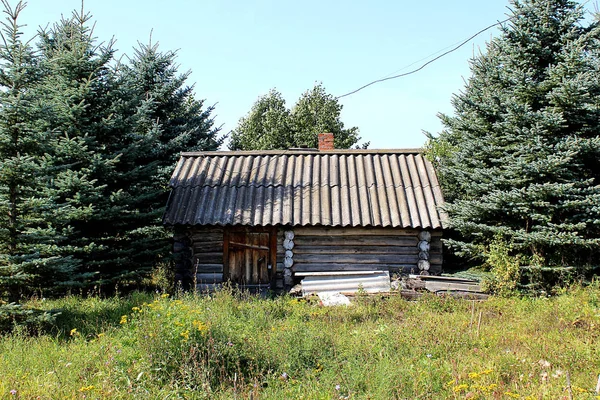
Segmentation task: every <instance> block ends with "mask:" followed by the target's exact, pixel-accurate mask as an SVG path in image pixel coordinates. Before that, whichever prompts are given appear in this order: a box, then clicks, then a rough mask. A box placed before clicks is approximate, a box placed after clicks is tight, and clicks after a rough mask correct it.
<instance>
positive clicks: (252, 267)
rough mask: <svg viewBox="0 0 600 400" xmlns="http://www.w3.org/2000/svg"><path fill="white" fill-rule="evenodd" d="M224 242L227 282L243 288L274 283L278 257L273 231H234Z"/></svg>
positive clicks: (228, 233)
mask: <svg viewBox="0 0 600 400" xmlns="http://www.w3.org/2000/svg"><path fill="white" fill-rule="evenodd" d="M225 235H226V238H225V240H224V244H225V246H224V250H225V251H226V254H225V257H224V264H225V265H224V268H223V272H224V275H225V276H224V278H225V279H228V280H230V281H232V282H234V283H237V284H239V285H243V286H246V285H262V284H269V283H270V282H271V276H272V271H273V269H274V263H273V259H274V256H275V253H274V251H275V250H273V251H271V247H272V246H271V245H272V242H273V240H272V239H273V237H272V236H273V235H272V232H270V231H258V232H257V231H245V230H230V231H229V232H227V233H226V234H225Z"/></svg>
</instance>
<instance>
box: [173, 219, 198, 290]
mask: <svg viewBox="0 0 600 400" xmlns="http://www.w3.org/2000/svg"><path fill="white" fill-rule="evenodd" d="M173 258H174V262H175V271H174V272H175V285H176V286H177V287H181V289H183V290H190V289H191V288H192V286H193V284H194V281H195V279H194V268H193V264H194V261H193V258H194V254H193V251H192V241H191V239H190V237H189V235H188V234H187V232H185V231H178V230H176V231H175V232H174V234H173Z"/></svg>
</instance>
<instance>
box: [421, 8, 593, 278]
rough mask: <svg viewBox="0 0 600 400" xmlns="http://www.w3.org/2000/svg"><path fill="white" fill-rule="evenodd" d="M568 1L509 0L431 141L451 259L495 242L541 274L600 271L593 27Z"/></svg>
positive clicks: (475, 255)
mask: <svg viewBox="0 0 600 400" xmlns="http://www.w3.org/2000/svg"><path fill="white" fill-rule="evenodd" d="M583 17H584V14H583V11H582V9H581V7H580V6H578V5H577V4H576V3H574V2H572V1H568V0H522V1H521V0H515V1H513V2H512V18H511V20H510V21H509V23H508V24H507V25H506V26H503V28H502V33H501V35H500V36H499V37H497V38H495V39H493V40H492V41H491V42H490V43H489V44H488V45H487V51H486V52H485V53H483V54H481V55H480V56H478V57H476V58H475V59H474V60H472V61H471V73H472V76H471V77H470V79H469V80H468V82H467V84H466V87H465V89H464V91H463V92H462V93H460V94H458V95H456V96H455V97H454V98H453V106H454V109H455V115H454V116H448V115H442V116H441V119H442V122H443V124H444V126H445V130H444V131H443V132H442V133H441V134H440V135H439V136H438V137H437V138H432V141H431V143H430V153H431V155H432V157H433V158H434V160H435V161H436V163H437V165H438V170H439V173H440V176H441V181H442V186H443V189H444V193H445V196H446V199H447V203H448V204H447V211H448V213H449V216H450V222H451V225H452V227H453V228H455V229H456V230H457V231H458V233H459V234H460V236H461V238H460V239H457V240H450V241H448V244H449V245H450V246H451V247H452V248H454V249H455V250H456V251H457V253H458V254H462V255H464V256H468V257H472V258H475V259H478V258H481V257H482V256H484V255H485V254H486V252H488V251H489V248H490V244H492V243H494V242H496V241H502V242H505V243H508V244H510V246H511V248H512V249H513V251H514V254H520V255H521V256H522V257H524V259H525V260H528V262H530V263H536V264H538V265H545V266H547V267H558V268H563V267H569V266H570V267H576V268H579V269H581V268H582V267H584V266H586V265H597V257H598V255H599V252H600V251H599V250H600V246H599V244H600V136H599V134H600V59H599V57H598V56H599V55H600V53H599V49H600V47H599V45H600V42H599V39H600V28H599V26H598V23H597V22H593V23H591V24H587V25H586V22H585V20H584V19H583Z"/></svg>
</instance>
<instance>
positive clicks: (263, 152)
mask: <svg viewBox="0 0 600 400" xmlns="http://www.w3.org/2000/svg"><path fill="white" fill-rule="evenodd" d="M421 153H423V149H422V148H412V149H411V148H407V149H373V150H369V149H366V150H364V149H335V150H325V151H318V150H316V151H315V150H314V149H310V150H309V149H301V150H296V149H294V150H241V151H240V150H237V151H221V150H217V151H188V152H182V153H181V157H199V156H246V155H248V156H255V155H298V154H300V155H303V154H310V155H313V156H314V155H318V154H319V155H331V154H421Z"/></svg>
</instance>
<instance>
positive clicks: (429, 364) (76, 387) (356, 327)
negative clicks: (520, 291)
mask: <svg viewBox="0 0 600 400" xmlns="http://www.w3.org/2000/svg"><path fill="white" fill-rule="evenodd" d="M29 305H30V306H33V307H36V308H40V309H45V310H56V309H60V310H61V312H62V313H61V315H60V316H59V317H58V318H57V321H56V326H55V327H54V328H53V329H52V330H50V331H49V332H47V333H43V334H39V335H36V336H32V335H30V334H27V333H26V332H24V331H23V330H21V329H18V328H17V329H15V330H14V331H13V332H12V333H11V334H8V335H5V336H3V337H1V338H0V398H9V399H10V398H20V399H31V398H41V399H62V398H69V399H79V398H88V399H90V398H92V399H96V398H98V399H100V398H115V399H118V398H136V397H139V398H150V399H154V398H157V399H163V398H170V399H175V398H198V399H203V398H206V399H232V398H237V399H250V398H252V399H340V398H350V399H394V398H398V399H417V398H418V399H446V398H450V399H453V398H456V399H466V398H469V399H476V398H480V399H508V398H521V399H559V398H566V399H568V398H569V397H568V396H569V394H568V390H567V379H566V377H567V374H568V375H569V376H570V381H571V390H572V391H573V395H574V398H576V399H595V398H598V397H597V396H596V395H595V394H594V393H593V390H594V389H595V386H596V381H597V378H598V374H599V373H600V290H599V288H598V286H597V285H596V286H594V287H588V288H585V289H583V288H573V289H571V290H569V291H567V292H566V293H565V294H562V295H560V296H556V297H552V298H539V299H529V298H510V299H502V298H492V299H490V300H488V301H486V302H481V303H472V302H469V301H465V300H455V299H451V298H440V297H435V296H427V297H425V298H423V299H422V301H418V302H408V301H405V300H402V299H401V298H398V297H391V298H384V299H374V298H368V297H359V298H357V299H355V301H354V304H353V305H352V306H350V307H335V308H324V307H321V306H319V305H318V304H317V303H316V302H311V301H299V300H296V299H292V298H288V297H281V298H276V299H274V300H268V299H260V298H257V297H253V296H249V295H244V294H236V293H232V292H231V291H227V290H225V291H222V292H219V293H216V294H213V295H211V296H193V295H182V296H179V297H176V298H173V297H167V296H162V297H161V296H159V295H148V294H143V293H135V294H133V295H131V296H128V297H126V298H123V299H119V298H109V299H99V298H81V297H76V296H73V297H68V298H65V299H61V300H55V301H31V302H30V304H29ZM480 316H481V322H479V321H480ZM11 391H13V392H12V393H15V392H14V391H16V394H11ZM38 396H39V397H38Z"/></svg>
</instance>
